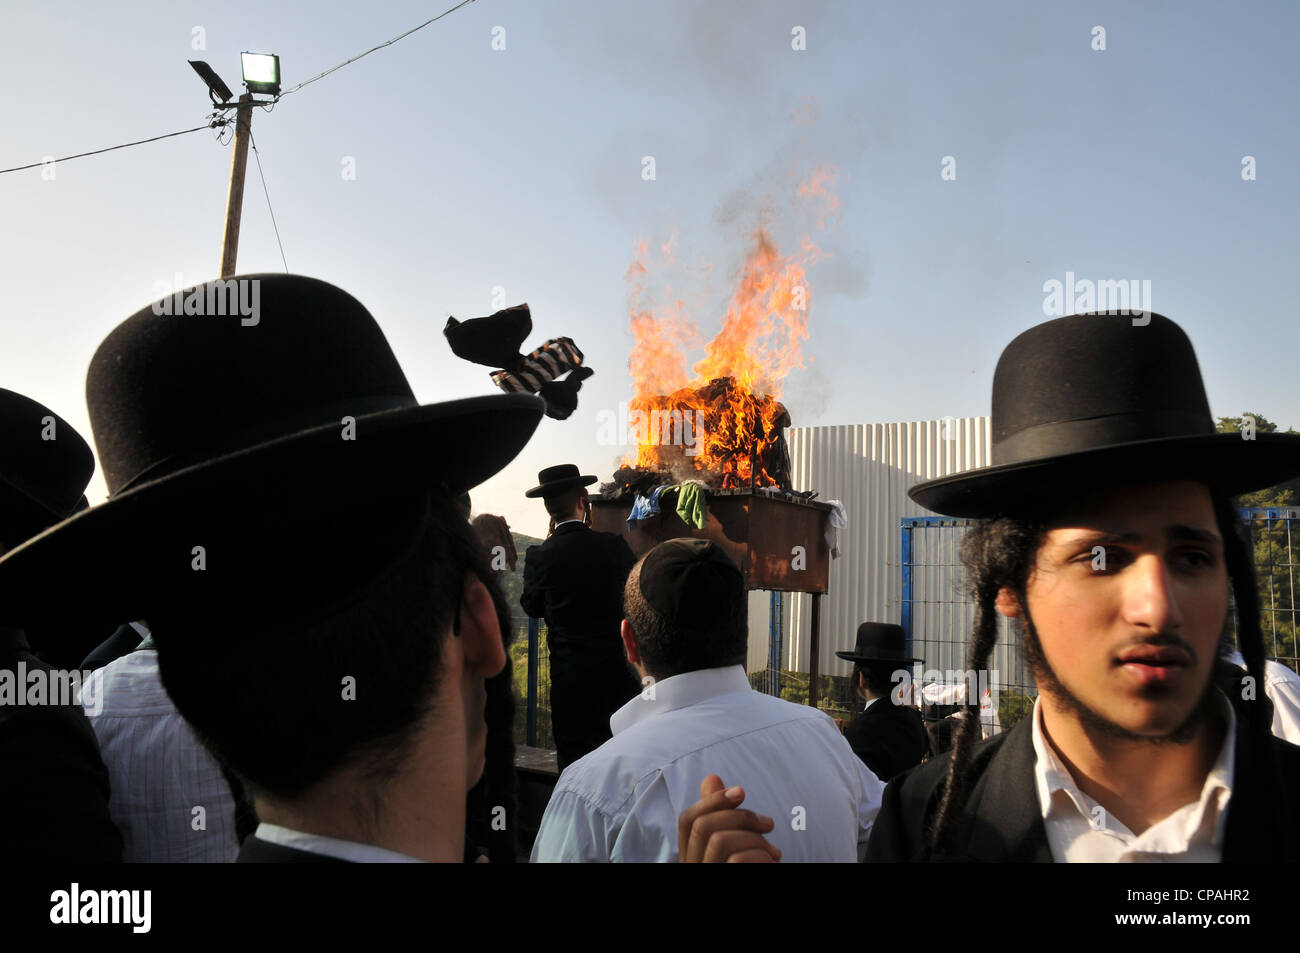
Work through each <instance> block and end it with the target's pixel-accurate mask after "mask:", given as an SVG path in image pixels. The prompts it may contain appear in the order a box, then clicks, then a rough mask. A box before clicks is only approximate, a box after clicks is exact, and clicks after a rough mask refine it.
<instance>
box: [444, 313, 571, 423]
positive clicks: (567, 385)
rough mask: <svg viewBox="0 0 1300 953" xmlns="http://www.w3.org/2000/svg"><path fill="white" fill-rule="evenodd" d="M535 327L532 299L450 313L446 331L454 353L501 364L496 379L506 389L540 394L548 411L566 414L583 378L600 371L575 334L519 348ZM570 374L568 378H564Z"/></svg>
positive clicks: (557, 415) (558, 415) (563, 416)
mask: <svg viewBox="0 0 1300 953" xmlns="http://www.w3.org/2000/svg"><path fill="white" fill-rule="evenodd" d="M532 330H533V319H532V313H531V312H530V311H529V309H528V305H527V304H518V305H515V306H514V307H511V308H505V309H503V310H501V311H498V312H496V313H495V314H491V315H488V316H487V317H485V318H471V319H470V320H468V321H457V320H456V319H455V318H454V317H449V318H448V319H447V326H446V327H445V328H443V331H442V333H443V334H445V335H446V336H447V343H448V344H450V345H451V350H452V353H454V354H455V355H456V356H457V357H460V358H463V359H465V360H467V361H473V362H474V363H475V364H483V365H486V366H487V367H493V368H498V369H497V370H494V371H493V372H492V375H491V376H492V383H494V384H496V386H497V387H499V388H501V389H502V390H503V391H505V392H506V393H515V394H538V395H540V396H541V398H542V400H544V401H546V415H547V416H548V417H554V418H555V419H556V420H565V419H566V418H568V417H569V415H570V414H572V413H573V411H574V410H575V409H577V406H578V391H579V390H580V389H581V388H582V382H583V381H584V380H586V379H587V378H588V377H590V376H591V375H592V374H593V373H594V372H593V371H592V370H591V368H589V367H584V366H583V365H582V351H580V350H579V349H578V346H577V345H576V344H574V343H573V339H572V338H567V337H559V338H551V339H550V340H548V341H546V342H544V343H543V344H542V345H541V347H538V348H537V349H535V350H533V351H532V352H530V353H529V354H527V355H523V354H521V353H519V349H520V347H522V346H523V342H524V338H526V337H528V335H529V334H530V333H531V332H532ZM562 375H568V376H567V377H564V379H563V380H560V379H559V378H560V377H561V376H562Z"/></svg>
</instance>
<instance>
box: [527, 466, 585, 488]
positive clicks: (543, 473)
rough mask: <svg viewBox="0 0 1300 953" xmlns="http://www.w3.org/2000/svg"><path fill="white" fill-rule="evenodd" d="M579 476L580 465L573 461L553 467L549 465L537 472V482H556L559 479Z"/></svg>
mask: <svg viewBox="0 0 1300 953" xmlns="http://www.w3.org/2000/svg"><path fill="white" fill-rule="evenodd" d="M577 476H579V473H578V467H577V466H576V465H575V464H572V463H561V464H558V465H556V466H553V467H547V468H546V469H545V470H539V471H538V473H537V482H538V483H540V484H544V483H555V482H556V481H558V480H571V479H573V478H574V477H577Z"/></svg>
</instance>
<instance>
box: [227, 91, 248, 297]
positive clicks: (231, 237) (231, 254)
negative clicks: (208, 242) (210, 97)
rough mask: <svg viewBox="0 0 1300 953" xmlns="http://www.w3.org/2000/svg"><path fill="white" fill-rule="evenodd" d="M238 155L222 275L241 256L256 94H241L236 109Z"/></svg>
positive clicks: (229, 271)
mask: <svg viewBox="0 0 1300 953" xmlns="http://www.w3.org/2000/svg"><path fill="white" fill-rule="evenodd" d="M235 115H236V119H235V154H234V156H233V157H232V158H231V160H230V194H229V196H228V197H227V199H226V236H225V239H224V241H222V243H221V277H222V278H229V277H230V276H231V275H233V274H234V273H235V259H236V257H237V256H238V255H239V219H240V215H241V214H242V212H243V208H244V170H245V169H247V168H248V140H249V138H250V137H251V136H252V134H253V132H252V130H253V94H252V93H244V95H242V96H240V97H239V105H238V106H237V107H236V109H235Z"/></svg>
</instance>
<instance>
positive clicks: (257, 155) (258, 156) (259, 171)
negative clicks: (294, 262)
mask: <svg viewBox="0 0 1300 953" xmlns="http://www.w3.org/2000/svg"><path fill="white" fill-rule="evenodd" d="M248 142H249V144H250V145H251V146H252V147H253V158H254V159H256V160H257V175H258V178H260V179H261V180H262V194H263V195H265V196H266V210H267V211H268V212H270V213H271V227H272V228H274V229H275V243H276V244H277V245H279V246H280V261H282V262H284V270H285V272H286V273H287V272H288V271H289V262H288V261H286V260H285V257H284V243H283V242H281V241H280V226H279V225H277V224H275V209H273V208H271V193H270V192H269V191H268V190H267V188H266V176H265V175H263V174H262V154H261V153H260V152H259V151H258V149H257V140H256V139H254V138H253V129H252V127H251V126H250V127H248Z"/></svg>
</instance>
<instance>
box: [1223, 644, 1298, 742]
mask: <svg viewBox="0 0 1300 953" xmlns="http://www.w3.org/2000/svg"><path fill="white" fill-rule="evenodd" d="M1228 661H1229V662H1231V663H1232V664H1233V665H1236V666H1238V667H1239V668H1245V667H1246V660H1245V659H1244V658H1242V655H1241V653H1240V652H1233V653H1232V654H1231V655H1229V656H1228ZM1264 695H1265V697H1266V698H1268V700H1269V701H1271V702H1272V703H1273V734H1274V736H1276V737H1278V738H1281V739H1282V740H1283V741H1289V742H1291V744H1293V745H1300V675H1297V674H1296V673H1295V672H1293V671H1291V669H1289V668H1287V667H1286V666H1285V665H1282V664H1281V663H1279V662H1273V661H1267V660H1266V661H1265V662H1264Z"/></svg>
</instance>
